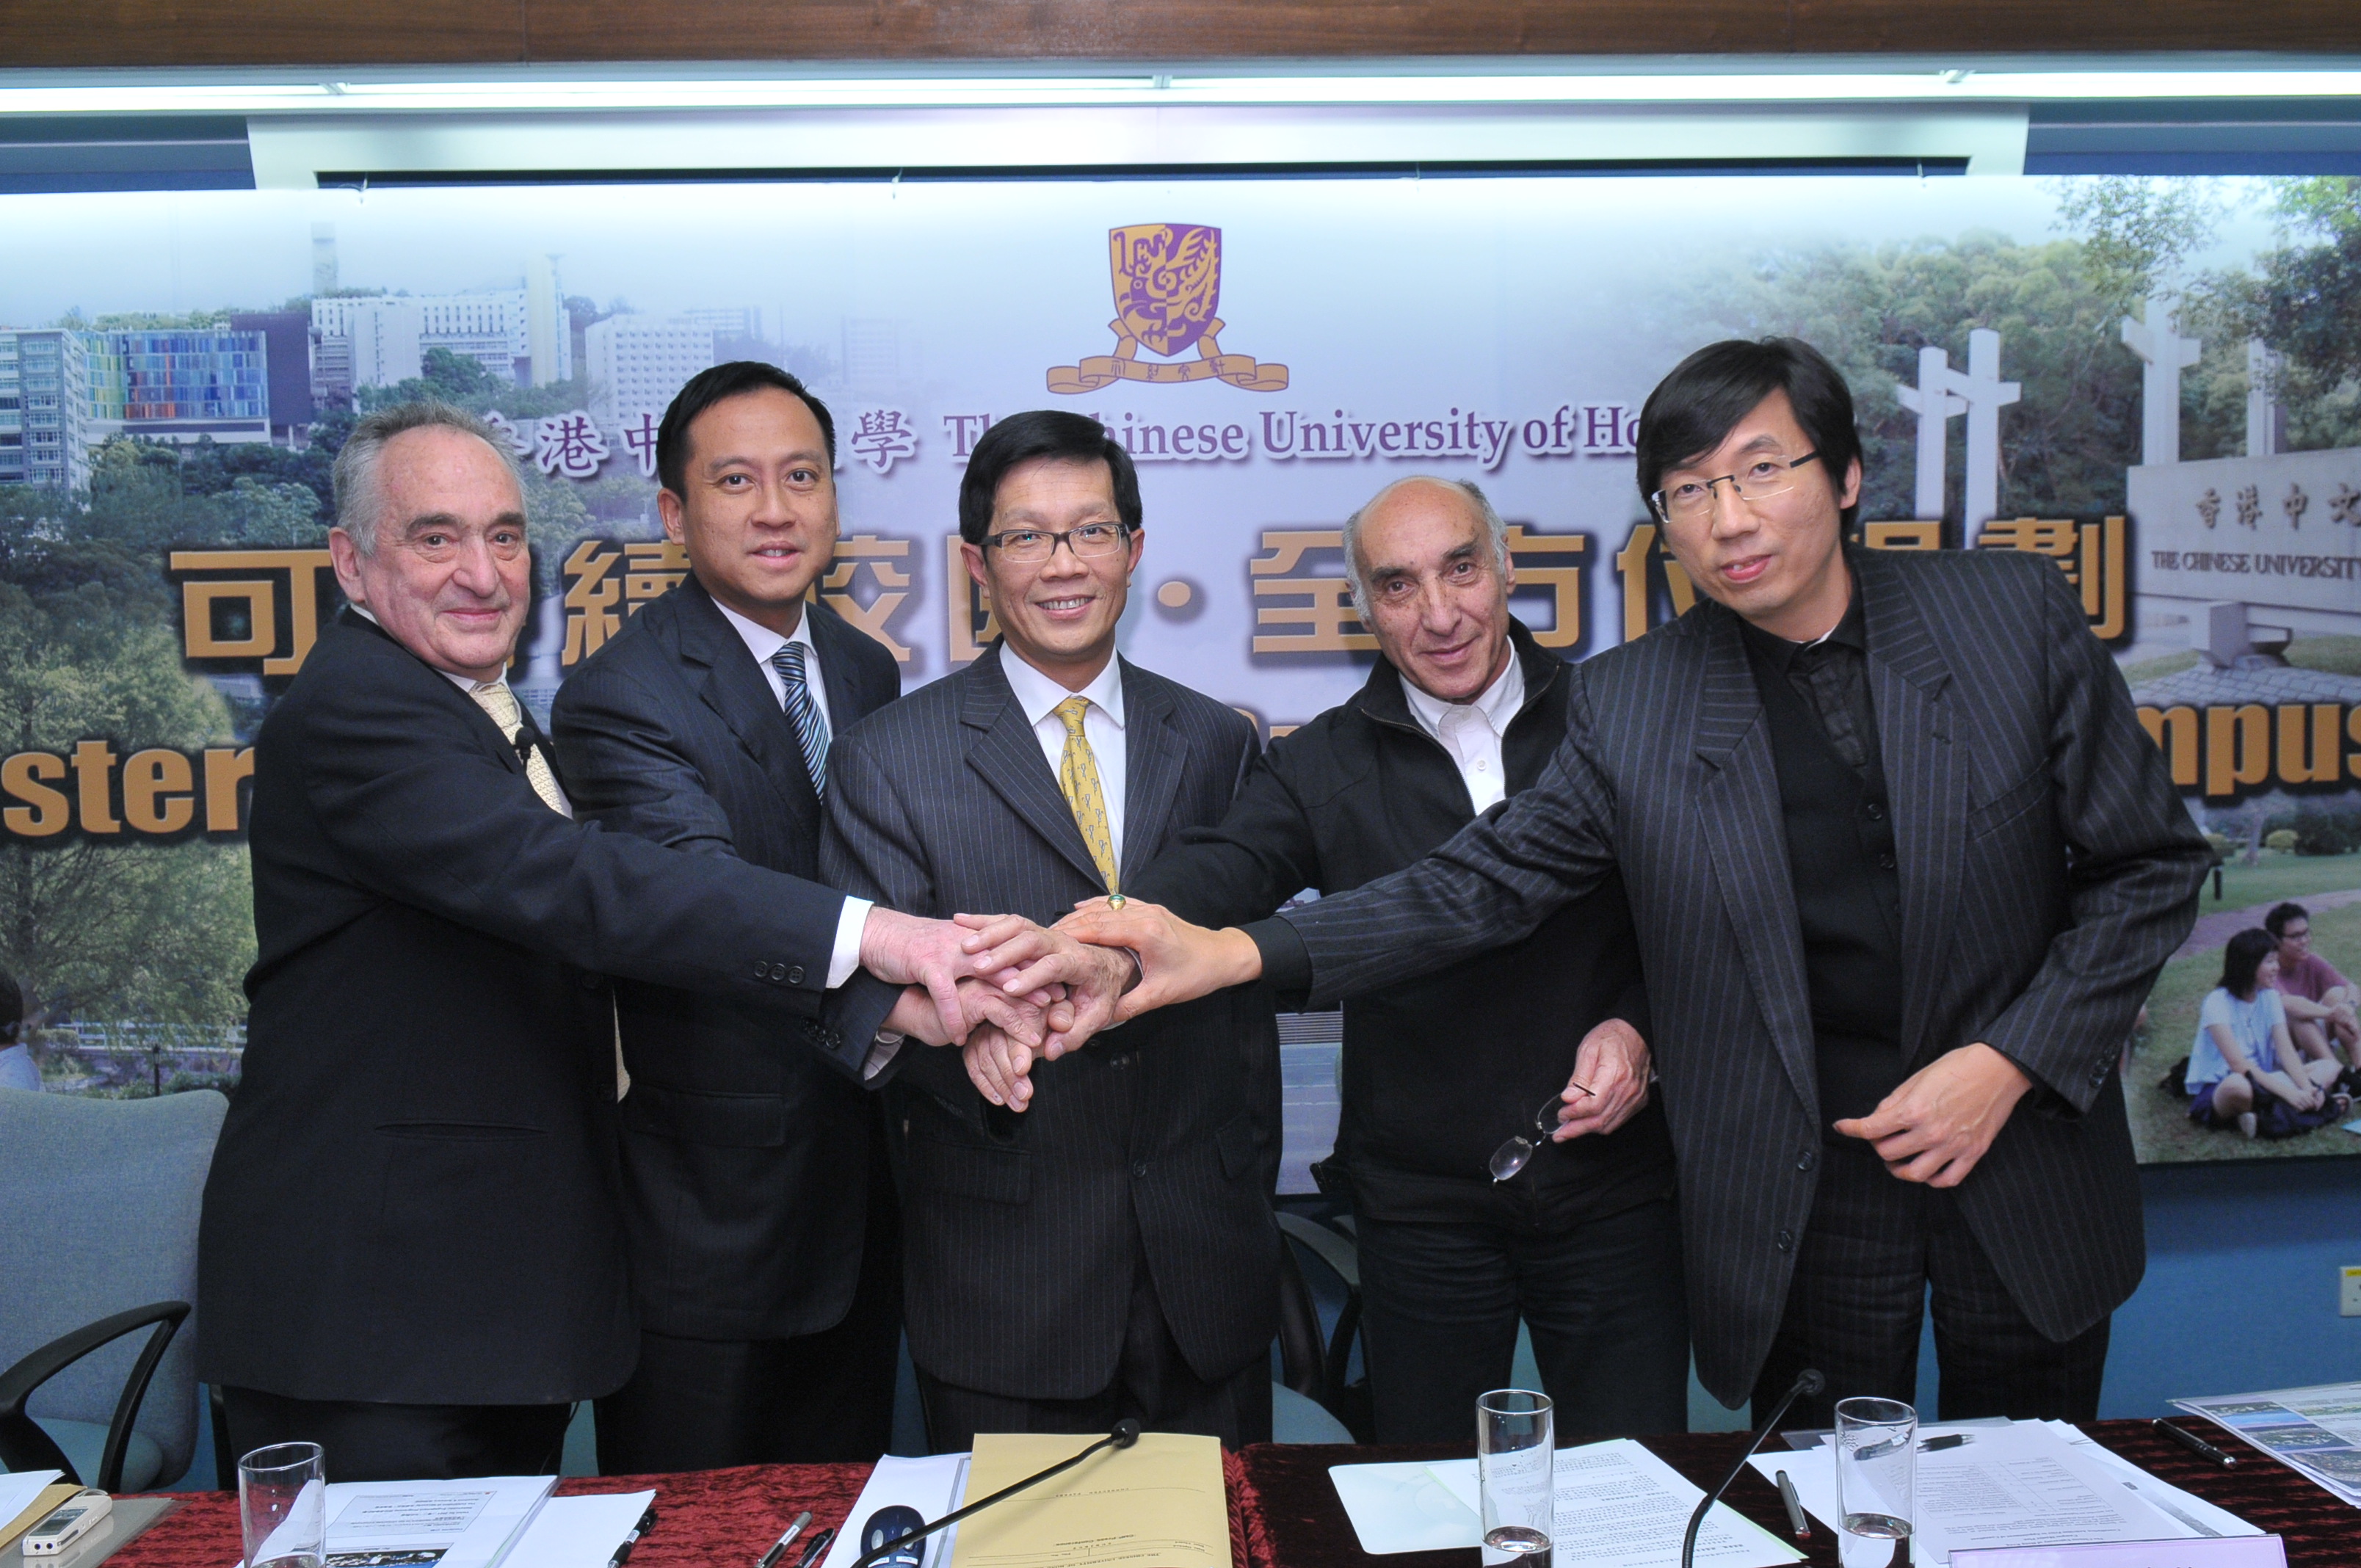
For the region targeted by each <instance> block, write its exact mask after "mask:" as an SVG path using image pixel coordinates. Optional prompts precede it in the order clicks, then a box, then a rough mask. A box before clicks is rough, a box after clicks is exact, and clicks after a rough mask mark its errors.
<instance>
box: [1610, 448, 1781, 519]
mask: <svg viewBox="0 0 2361 1568" xmlns="http://www.w3.org/2000/svg"><path fill="white" fill-rule="evenodd" d="M1819 460H1820V455H1819V454H1818V453H1817V452H1806V453H1805V454H1804V455H1802V456H1801V457H1795V458H1779V457H1758V458H1756V459H1755V460H1754V461H1753V462H1752V463H1749V464H1748V465H1747V466H1746V467H1745V469H1744V471H1743V472H1741V473H1736V474H1724V475H1723V476H1722V477H1720V478H1719V479H1689V480H1686V481H1685V482H1683V483H1681V484H1677V485H1674V486H1672V487H1670V488H1665V489H1662V490H1658V491H1656V492H1655V493H1654V494H1653V495H1651V496H1650V497H1649V498H1648V505H1649V506H1650V507H1651V508H1652V509H1653V510H1654V511H1655V514H1656V516H1657V517H1658V518H1659V519H1660V520H1662V521H1665V522H1670V521H1673V519H1675V518H1676V517H1677V518H1698V517H1704V516H1706V515H1707V514H1708V513H1709V512H1711V511H1712V510H1713V488H1714V487H1715V486H1716V485H1728V486H1729V487H1730V494H1731V495H1734V496H1736V497H1737V498H1738V499H1740V500H1741V501H1749V502H1752V501H1767V500H1769V499H1771V498H1772V497H1773V496H1784V495H1785V494H1786V493H1787V492H1788V491H1789V490H1792V489H1794V488H1795V470H1796V469H1798V468H1800V467H1802V466H1804V465H1805V464H1806V463H1817V462H1818V461H1819Z"/></svg>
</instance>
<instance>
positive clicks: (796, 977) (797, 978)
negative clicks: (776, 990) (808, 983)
mask: <svg viewBox="0 0 2361 1568" xmlns="http://www.w3.org/2000/svg"><path fill="white" fill-rule="evenodd" d="M803 982H804V966H803V965H801V964H797V965H796V967H795V968H793V969H791V970H788V971H787V983H788V984H789V985H801V984H802V983H803Z"/></svg>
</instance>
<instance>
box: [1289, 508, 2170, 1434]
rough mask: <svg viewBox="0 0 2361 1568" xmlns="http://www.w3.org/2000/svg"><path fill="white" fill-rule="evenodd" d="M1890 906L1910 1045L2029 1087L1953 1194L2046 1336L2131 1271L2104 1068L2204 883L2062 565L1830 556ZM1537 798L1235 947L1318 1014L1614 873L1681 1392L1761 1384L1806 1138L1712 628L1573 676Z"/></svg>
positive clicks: (2123, 1186) (1723, 612)
mask: <svg viewBox="0 0 2361 1568" xmlns="http://www.w3.org/2000/svg"><path fill="white" fill-rule="evenodd" d="M1847 559H1848V560H1849V561H1850V564H1851V567H1852V571H1853V575H1854V581H1855V583H1856V585H1857V587H1858V591H1859V592H1860V593H1861V596H1862V599H1863V607H1864V609H1865V611H1866V613H1867V616H1868V629H1869V678H1870V685H1871V691H1872V700H1873V701H1874V703H1875V705H1876V711H1877V728H1878V735H1879V739H1880V742H1881V744H1882V746H1883V751H1884V758H1885V768H1886V778H1887V783H1888V786H1889V789H1890V792H1891V795H1892V797H1893V803H1894V830H1895V840H1896V852H1897V855H1898V857H1899V861H1900V867H1899V870H1900V876H1901V883H1902V942H1903V948H1904V965H1905V972H1904V977H1903V998H1902V1011H1903V1049H1904V1053H1905V1058H1906V1059H1907V1061H1908V1062H1909V1064H1910V1065H1911V1066H1912V1067H1913V1068H1914V1069H1915V1068H1916V1067H1918V1066H1922V1065H1924V1064H1925V1063H1926V1062H1927V1061H1929V1060H1931V1059H1932V1058H1935V1057H1937V1056H1939V1055H1941V1054H1942V1053H1943V1052H1945V1051H1948V1050H1951V1049H1953V1048H1955V1047H1960V1046H1964V1045H1968V1044H1971V1043H1972V1042H1975V1041H1979V1040H1981V1041H1984V1042H1986V1043H1988V1044H1990V1045H1992V1046H1993V1047H1996V1048H1997V1049H1999V1050H2001V1051H2002V1052H2004V1053H2005V1054H2006V1055H2007V1056H2009V1057H2010V1058H2013V1059H2015V1061H2016V1062H2017V1063H2019V1064H2020V1065H2021V1066H2023V1067H2024V1068H2025V1069H2026V1070H2027V1072H2028V1073H2030V1074H2031V1075H2032V1076H2033V1077H2034V1079H2035V1080H2036V1083H2037V1094H2036V1095H2034V1096H2028V1097H2027V1099H2026V1101H2024V1102H2021V1103H2020V1104H2019V1106H2018V1107H2017V1110H2016V1113H2015V1115H2013V1116H2012V1117H2010V1119H2009V1121H2008V1123H2007V1124H2006V1125H2005V1126H2004V1128H2003V1130H2002V1132H2001V1134H2000V1135H1999V1137H1998V1138H1996V1139H1995V1140H1994V1141H1993V1146H1992V1149H1991V1151H1990V1152H1989V1153H1988V1154H1987V1155H1986V1156H1985V1157H1984V1158H1983V1161H1982V1163H1981V1164H1980V1165H1979V1166H1978V1167H1977V1168H1976V1169H1975V1170H1974V1171H1973V1172H1972V1173H1971V1175H1970V1176H1969V1177H1968V1179H1967V1180H1966V1181H1965V1182H1964V1183H1962V1184H1961V1185H1960V1188H1959V1189H1958V1192H1959V1205H1960V1212H1961V1213H1962V1214H1963V1215H1964V1216H1965V1217H1966V1220H1967V1223H1968V1224H1969V1225H1970V1226H1971V1228H1972V1230H1973V1232H1974V1234H1975V1236H1976V1239H1977V1240H1978V1241H1979V1242H1980V1243H1981V1244H1982V1246H1983V1248H1984V1250H1985V1252H1986V1253H1987V1254H1989V1255H1991V1257H1992V1260H1993V1265H1994V1266H1996V1267H1997V1268H1998V1269H1999V1271H2000V1275H2001V1277H2002V1279H2003V1280H2004V1282H2005V1283H2006V1285H2007V1288H2008V1290H2009V1293H2010V1295H2011V1296H2012V1297H2013V1298H2014V1299H2015V1302H2016V1304H2017V1305H2018V1306H2019V1307H2020V1308H2021V1309H2023V1310H2024V1311H2025V1313H2026V1316H2027V1317H2028V1318H2029V1319H2030V1320H2031V1321H2032V1322H2033V1323H2034V1325H2035V1327H2037V1329H2039V1330H2040V1331H2041V1332H2043V1333H2045V1334H2047V1335H2048V1336H2049V1337H2050V1338H2052V1339H2057V1340H2063V1339H2066V1338H2068V1337H2070V1336H2071V1335H2073V1334H2075V1333H2077V1332H2081V1330H2083V1329H2085V1328H2088V1327H2089V1326H2090V1325H2092V1323H2094V1322H2096V1321H2098V1320H2099V1319H2100V1318H2101V1317H2103V1316H2104V1315H2105V1314H2106V1313H2107V1312H2109V1311H2111V1310H2114V1307H2115V1306H2116V1305H2117V1304H2119V1303H2120V1302H2121V1301H2122V1300H2123V1299H2125V1297H2126V1296H2128V1295H2129V1294H2130V1293H2131V1291H2132V1289H2133V1288H2134V1287H2135V1286H2136V1285H2137V1284H2138V1282H2139V1277H2140V1273H2141V1270H2142V1267H2143V1264H2144V1246H2143V1238H2142V1234H2141V1228H2140V1204H2139V1186H2138V1179H2137V1172H2136V1169H2135V1168H2134V1165H2133V1159H2132V1149H2131V1140H2130V1135H2129V1132H2128V1129H2127V1128H2126V1126H2125V1120H2124V1102H2123V1089H2122V1085H2121V1084H2120V1083H2119V1082H2118V1081H2117V1080H2116V1077H2115V1073H2114V1062H2115V1057H2116V1053H2117V1051H2118V1050H2119V1049H2120V1047H2121V1046H2122V1044H2123V1041H2124V1037H2125V1035H2126V1034H2127V1033H2128V1031H2129V1030H2130V1027H2131V1023H2132V1018H2133V1015H2134V1014H2135V1013H2136V1012H2137V1010H2138V1008H2139V1005H2140V1002H2141V999H2142V998H2143V997H2144V996H2145V995H2146V994H2147V988H2148V986H2149V985H2150V983H2151V982H2152V981H2154V979H2155V977H2156V973H2157V970H2158V968H2160V967H2161V966H2162V964H2163V962H2164V960H2165V959H2166V958H2167V957H2168V956H2169V955H2170V953H2171V952H2172V950H2173V948H2175V947H2177V946H2178V945H2179V944H2180V941H2181V939H2182V938H2184V937H2185V936H2187V934H2188V932H2189V928H2190V926H2191V921H2192V919H2193V917H2194V913H2195V901H2196V897H2197V890H2198V885H2199V883H2200V881H2201V879H2202V876H2203V874H2204V871H2205V867H2206V865H2207V863H2208V861H2209V858H2210V857H2209V855H2208V853H2207V850H2206V848H2205V844H2204V840H2203V839H2201V838H2200V837H2199V836H2198V833H2197V829H2196V828H2195V826H2194V825H2193V824H2192V823H2191V821H2190V819H2189V814H2188V812H2187V810H2186V809H2185V808H2184V807H2183V806H2181V803H2180V799H2179V797H2178V796H2177V795H2175V794H2174V793H2173V788H2172V783H2171V780H2170V778H2169V776H2168V774H2167V773H2166V770H2165V766H2164V762H2163V760H2162V758H2161V757H2160V756H2159V754H2158V751H2157V748H2156V745H2155V743H2154V742H2152V741H2150V740H2148V739H2147V735H2146V734H2145V733H2144V732H2143V731H2142V730H2141V729H2140V727H2139V723H2138V720H2137V718H2136V716H2135V715H2134V713H2133V711H2132V706H2131V699H2130V695H2129V693H2128V692H2127V691H2126V690H2125V686H2124V682H2123V677H2122V676H2121V675H2120V674H2117V672H2116V670H2115V667H2114V663H2113V662H2112V661H2111V660H2110V659H2109V658H2108V657H2107V654H2106V652H2105V650H2104V649H2103V648H2101V647H2100V645H2099V644H2098V642H2097V641H2096V640H2094V639H2093V638H2092V636H2091V634H2090V631H2089V630H2088V627H2087V625H2086V623H2085V621H2084V620H2083V616H2082V609H2081V604H2080V603H2079V602H2078V601H2077V599H2076V597H2075V595H2074V594H2073V592H2072V590H2071V589H2070V587H2068V586H2067V584H2066V583H2065V581H2064V579H2063V578H2062V577H2061V576H2060V575H2059V573H2058V571H2057V569H2056V568H2055V567H2053V566H2051V565H2048V563H2047V562H2045V561H2041V560H2039V559H2037V558H2035V557H2031V556H2025V555H2019V554H2015V553H2010V552H1993V553H1968V552H1949V551H1947V552H1944V553H1942V554H1926V555H1903V554H1880V553H1877V552H1862V551H1849V552H1848V553H1847ZM1574 674H1575V675H1576V689H1575V694H1574V695H1575V708H1574V712H1573V714H1572V716H1571V720H1570V723H1569V726H1568V731H1567V736H1566V741H1565V745H1564V746H1563V747H1562V748H1561V749H1560V750H1559V751H1558V754H1557V756H1556V757H1555V758H1554V760H1553V761H1552V762H1551V764H1550V766H1549V768H1548V770H1547V771H1546V772H1545V773H1543V776H1542V779H1541V781H1540V783H1538V784H1535V785H1534V786H1533V788H1532V789H1531V790H1528V791H1526V792H1525V793H1524V794H1523V795H1519V796H1517V797H1516V798H1515V799H1514V800H1511V801H1510V802H1509V803H1508V805H1507V806H1506V808H1505V809H1504V810H1502V811H1501V812H1499V814H1497V815H1494V816H1490V817H1485V818H1482V819H1479V820H1478V821H1477V822H1476V823H1475V824H1474V825H1473V826H1471V827H1470V828H1468V829H1467V830H1466V832H1464V833H1461V834H1460V835H1459V836H1458V837H1457V838H1455V839H1453V840H1452V841H1451V842H1450V843H1448V844H1446V845H1444V847H1443V848H1442V849H1440V850H1437V851H1436V852H1435V853H1434V854H1433V856H1431V857H1429V858H1428V859H1427V860H1425V861H1421V862H1420V863H1419V864H1418V865H1416V866H1413V867H1411V868H1409V869H1408V870H1406V871H1404V872H1400V873H1399V874H1397V875H1395V876H1391V877H1388V878H1387V879H1385V880H1384V881H1382V882H1378V883H1372V884H1370V885H1369V886H1367V887H1366V888H1363V889H1361V890H1360V891H1359V892H1357V893H1354V894H1346V895H1345V896H1343V897H1340V898H1331V899H1323V900H1322V901H1321V902H1319V903H1318V904H1315V905H1311V906H1310V907H1309V908H1307V909H1303V910H1301V911H1296V912H1290V915H1289V916H1284V917H1282V920H1281V921H1280V922H1277V923H1274V925H1275V926H1285V927H1286V928H1287V929H1288V930H1291V931H1292V932H1294V933H1298V934H1300V938H1301V945H1300V946H1298V945H1293V944H1294V943H1295V938H1291V937H1289V936H1288V935H1286V933H1285V931H1281V930H1277V929H1270V928H1265V929H1261V930H1258V931H1257V937H1258V939H1260V940H1262V941H1263V942H1264V943H1265V947H1266V953H1267V954H1268V973H1269V975H1270V976H1271V978H1272V979H1274V980H1275V981H1278V982H1279V983H1280V984H1282V985H1286V984H1290V983H1295V982H1299V981H1301V980H1302V978H1303V976H1304V970H1303V968H1302V960H1303V959H1304V958H1305V957H1306V956H1308V958H1309V959H1310V969H1309V975H1310V981H1311V987H1312V991H1313V992H1316V993H1317V994H1319V995H1321V996H1334V995H1338V994H1342V993H1346V992H1353V991H1356V990H1358V989H1361V988H1363V987H1366V986H1368V985H1372V984H1377V983H1379V982H1382V981H1390V980H1394V979H1398V978H1400V976H1401V975H1402V974H1403V973H1404V972H1405V971H1408V972H1413V973H1415V972H1422V971H1424V970H1431V969H1433V968H1435V967H1437V966H1438V965H1441V964H1444V963H1449V962H1452V961H1454V960H1455V959H1460V958H1464V957H1465V956H1466V955H1467V954H1469V953H1473V952H1477V951H1481V950H1482V949H1484V948H1488V947H1492V946H1496V945H1498V944H1499V943H1501V942H1503V941H1509V940H1513V939H1515V938H1518V937H1521V936H1522V935H1523V934H1524V933H1525V932H1528V931H1530V930H1532V928H1533V927H1534V926H1535V925H1536V924H1538V923H1539V922H1540V921H1541V920H1543V919H1544V918H1546V917H1547V916H1548V915H1549V913H1550V911H1552V910H1554V909H1555V908H1557V907H1558V906H1559V905H1562V904H1564V903H1565V901H1566V900H1567V899H1569V898H1571V897H1573V896H1575V895H1576V894H1579V893H1580V892H1581V891H1583V890H1584V889H1586V888H1587V887H1590V886H1592V885H1595V884H1596V883H1598V881H1600V880H1601V879H1603V878H1604V877H1605V876H1606V875H1607V874H1608V872H1609V871H1610V870H1611V869H1613V868H1614V867H1615V866H1616V865H1617V864H1618V863H1619V862H1620V866H1621V869H1622V873H1623V879H1624V884H1625V887H1626V888H1627V890H1628V891H1629V894H1630V896H1631V912H1632V916H1633V917H1634V919H1635V920H1636V921H1637V922H1638V926H1639V931H1640V945H1641V953H1642V961H1643V962H1644V964H1645V966H1646V969H1647V973H1648V981H1649V995H1650V999H1651V1002H1652V1003H1653V1011H1654V1014H1655V1023H1656V1037H1655V1040H1654V1047H1655V1056H1656V1063H1657V1067H1658V1069H1659V1071H1660V1072H1661V1073H1662V1074H1663V1079H1664V1084H1663V1087H1664V1107H1665V1111H1666V1113H1667V1114H1668V1115H1669V1116H1670V1118H1671V1121H1672V1128H1673V1142H1674V1146H1675V1152H1676V1155H1677V1157H1678V1160H1679V1167H1680V1193H1681V1202H1682V1234H1683V1236H1684V1238H1685V1245H1686V1255H1687V1268H1688V1282H1689V1292H1690V1315H1689V1321H1690V1323H1691V1325H1692V1332H1693V1333H1694V1336H1695V1343H1696V1348H1697V1373H1698V1376H1699V1378H1700V1379H1701V1380H1702V1381H1703V1382H1704V1384H1705V1386H1706V1387H1708V1389H1710V1390H1711V1391H1712V1392H1713V1393H1714V1394H1715V1395H1716V1396H1717V1397H1719V1398H1720V1399H1721V1400H1722V1401H1723V1402H1724V1403H1725V1404H1730V1405H1736V1404H1737V1403H1738V1402H1739V1401H1740V1400H1741V1399H1742V1398H1744V1397H1745V1396H1746V1395H1747V1393H1748V1392H1749V1391H1750V1389H1751V1388H1752V1384H1753V1381H1754V1377H1755V1374H1756V1371H1757V1369H1758V1368H1759V1367H1760V1366H1761V1365H1762V1363H1763V1356H1764V1354H1765V1353H1766V1352H1767V1350H1768V1348H1769V1346H1770V1343H1771V1339H1772V1335H1773V1332H1774V1331H1775V1330H1776V1328H1777V1326H1778V1322H1779V1318H1780V1313H1781V1310H1782V1308H1783V1306H1784V1302H1785V1300H1786V1297H1787V1286H1788V1278H1789V1276H1790V1274H1791V1272H1792V1269H1793V1266H1794V1260H1795V1243H1796V1239H1797V1237H1798V1236H1799V1235H1800V1234H1802V1233H1803V1230H1804V1228H1805V1225H1806V1223H1807V1221H1808V1220H1809V1218H1810V1215H1811V1209H1812V1195H1813V1192H1814V1190H1815V1187H1816V1185H1817V1180H1818V1177H1817V1168H1818V1163H1819V1159H1820V1145H1821V1138H1822V1126H1821V1121H1822V1118H1821V1115H1820V1111H1819V1105H1818V1099H1817V1074H1816V1069H1815V1065H1814V1051H1813V1036H1812V1021H1811V1009H1810V999H1809V996H1808V994H1807V992H1806V985H1805V977H1804V955H1803V944H1802V938H1801V933H1800V930H1799V927H1798V925H1797V921H1796V916H1795V898H1794V893H1793V887H1792V883H1791V880H1790V877H1789V875H1788V869H1787V851H1786V837H1785V833H1784V828H1783V825H1782V823H1783V818H1782V817H1781V814H1780V806H1779V788H1778V780H1777V777H1776V775H1775V773H1774V771H1773V762H1772V756H1771V744H1770V739H1769V736H1768V733H1767V731H1766V729H1765V725H1764V720H1763V704H1762V701H1761V699H1760V697H1758V696H1757V695H1756V692H1755V686H1754V678H1753V674H1752V671H1751V669H1750V668H1749V666H1748V664H1747V660H1746V653H1745V650H1744V648H1743V646H1742V645H1741V641H1740V636H1739V622H1738V620H1737V618H1736V617H1735V616H1734V615H1732V614H1731V613H1730V611H1729V610H1727V609H1723V608H1722V607H1721V606H1719V605H1717V604H1714V603H1713V602H1711V601H1710V600H1706V599H1700V600H1699V601H1698V603H1697V606H1696V608H1695V609H1691V610H1690V611H1689V612H1688V613H1687V614H1686V615H1684V616H1683V617H1681V619H1680V620H1677V621H1675V622H1674V623H1673V624H1671V625H1669V626H1665V627H1662V628H1659V629H1658V630H1656V631H1654V632H1653V633H1651V634H1650V635H1649V636H1647V637H1644V638H1642V639H1641V640H1640V641H1637V642H1633V643H1628V644H1626V645H1624V646H1623V647H1620V648H1617V649H1613V650H1611V651H1609V652H1604V653H1601V654H1599V655H1598V656H1597V657H1596V658H1593V659H1590V660H1588V661H1587V662H1586V663H1582V664H1579V665H1576V666H1575V669H1574Z"/></svg>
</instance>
